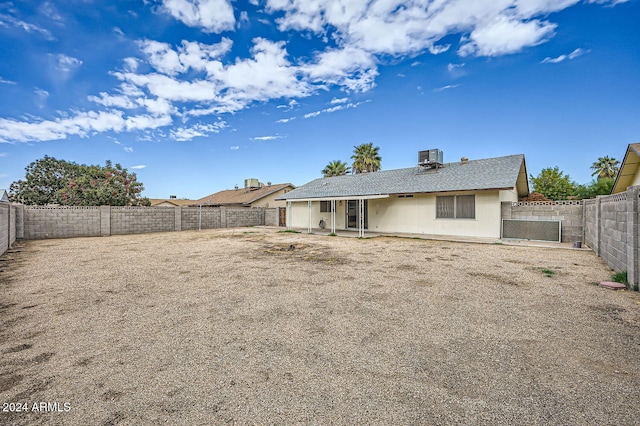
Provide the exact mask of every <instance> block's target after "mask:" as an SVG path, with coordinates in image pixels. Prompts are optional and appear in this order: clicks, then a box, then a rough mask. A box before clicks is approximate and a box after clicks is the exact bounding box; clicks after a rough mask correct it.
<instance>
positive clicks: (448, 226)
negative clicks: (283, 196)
mask: <svg viewBox="0 0 640 426" xmlns="http://www.w3.org/2000/svg"><path fill="white" fill-rule="evenodd" d="M467 194H473V192H451V193H446V194H443V195H467ZM475 194H476V218H475V219H436V194H414V196H413V198H398V197H397V196H391V197H389V198H381V199H373V200H369V202H368V203H369V216H368V225H369V227H368V230H369V231H372V232H384V233H396V232H397V233H412V234H433V235H451V236H469V237H490V238H500V223H501V209H500V203H501V202H502V201H517V200H518V196H517V193H516V191H515V188H514V189H513V190H501V191H499V190H493V191H479V192H475ZM345 206H346V201H343V202H342V205H340V204H339V202H336V229H345ZM311 211H312V215H311V225H312V227H313V228H317V227H318V223H319V221H320V219H321V218H324V219H325V221H326V222H327V228H329V227H330V222H329V217H330V214H329V213H322V214H321V213H320V203H319V202H313V203H312V209H311ZM308 218H309V215H308V207H307V202H306V201H305V202H301V203H292V214H291V218H290V219H291V222H290V223H291V226H292V227H294V228H306V227H307V226H308V220H309V219H308Z"/></svg>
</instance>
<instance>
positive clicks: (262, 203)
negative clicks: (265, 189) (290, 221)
mask: <svg viewBox="0 0 640 426" xmlns="http://www.w3.org/2000/svg"><path fill="white" fill-rule="evenodd" d="M291 189H292V188H291V187H290V186H289V187H286V188H282V189H281V190H279V191H276V192H274V193H273V194H270V195H267V196H266V197H263V198H261V199H259V200H258V201H254V202H253V203H251V207H265V208H273V207H286V206H287V202H286V201H276V198H278V197H281V196H282V195H284V194H285V191H286V192H289V191H291Z"/></svg>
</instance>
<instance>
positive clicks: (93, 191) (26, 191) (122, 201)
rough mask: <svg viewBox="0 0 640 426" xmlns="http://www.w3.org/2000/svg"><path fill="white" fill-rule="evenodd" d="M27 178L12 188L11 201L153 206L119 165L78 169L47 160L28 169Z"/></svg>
mask: <svg viewBox="0 0 640 426" xmlns="http://www.w3.org/2000/svg"><path fill="white" fill-rule="evenodd" d="M25 170H26V172H27V173H26V177H25V179H24V180H19V181H17V182H14V183H13V184H11V187H10V192H11V193H10V198H11V200H12V201H15V202H20V203H23V204H36V205H44V204H60V205H67V206H100V205H111V206H136V205H147V206H148V205H150V202H149V200H148V199H147V198H141V197H140V194H141V193H142V191H143V189H144V186H143V185H142V183H140V182H138V181H137V178H136V175H135V173H129V172H128V171H127V170H126V169H124V168H122V166H121V165H120V164H116V165H115V166H113V165H112V164H111V161H107V162H106V164H105V166H104V167H102V166H95V165H89V166H87V165H84V164H82V165H79V164H76V163H70V162H67V161H65V160H57V159H55V158H52V157H45V158H43V159H41V160H37V161H35V162H33V163H31V164H30V165H29V166H27V168H26V169H25Z"/></svg>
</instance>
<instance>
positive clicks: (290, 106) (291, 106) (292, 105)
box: [276, 99, 300, 111]
mask: <svg viewBox="0 0 640 426" xmlns="http://www.w3.org/2000/svg"><path fill="white" fill-rule="evenodd" d="M298 105H300V103H299V102H298V101H296V100H295V99H291V100H290V101H289V102H288V103H287V104H285V105H278V106H277V107H276V108H281V109H284V110H285V111H291V110H292V109H294V108H295V107H297V106H298Z"/></svg>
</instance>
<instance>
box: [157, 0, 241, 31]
mask: <svg viewBox="0 0 640 426" xmlns="http://www.w3.org/2000/svg"><path fill="white" fill-rule="evenodd" d="M162 6H163V10H164V11H165V12H167V13H169V14H170V15H171V16H173V17H174V18H176V19H178V20H179V21H182V22H183V23H184V24H185V25H187V26H189V27H197V28H202V30H203V31H205V32H207V33H221V32H223V31H226V30H232V29H233V27H234V26H235V23H236V19H235V17H234V15H233V7H232V6H231V3H230V2H229V1H227V0H163V2H162Z"/></svg>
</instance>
